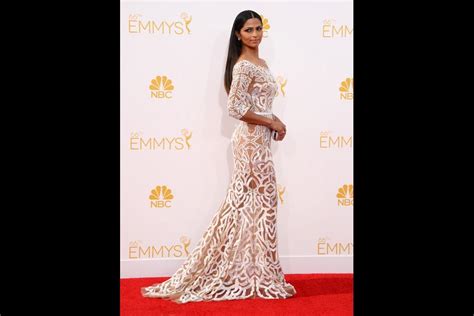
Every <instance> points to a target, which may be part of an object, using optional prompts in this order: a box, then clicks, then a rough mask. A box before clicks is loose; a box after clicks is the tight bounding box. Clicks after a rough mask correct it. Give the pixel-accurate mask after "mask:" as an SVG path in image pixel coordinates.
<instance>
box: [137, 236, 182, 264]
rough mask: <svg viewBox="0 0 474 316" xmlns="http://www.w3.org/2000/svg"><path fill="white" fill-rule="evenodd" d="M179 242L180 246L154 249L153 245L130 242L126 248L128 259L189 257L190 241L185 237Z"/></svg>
mask: <svg viewBox="0 0 474 316" xmlns="http://www.w3.org/2000/svg"><path fill="white" fill-rule="evenodd" d="M180 241H181V243H182V244H172V245H161V246H156V247H155V245H151V246H150V245H143V243H142V242H141V241H132V242H130V243H129V246H128V258H129V259H140V258H171V257H173V258H176V257H187V256H188V255H189V251H188V249H187V248H188V247H189V244H190V243H191V241H190V239H189V238H188V237H186V236H182V237H181V238H180ZM183 248H184V251H183Z"/></svg>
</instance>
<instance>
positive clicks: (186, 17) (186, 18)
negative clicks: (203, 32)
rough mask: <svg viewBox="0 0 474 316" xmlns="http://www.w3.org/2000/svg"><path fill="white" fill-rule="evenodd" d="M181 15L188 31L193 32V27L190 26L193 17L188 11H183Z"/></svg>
mask: <svg viewBox="0 0 474 316" xmlns="http://www.w3.org/2000/svg"><path fill="white" fill-rule="evenodd" d="M180 16H181V18H182V19H183V21H184V25H185V26H186V31H188V34H191V29H190V28H189V23H191V21H192V19H193V17H192V16H190V15H188V14H187V13H186V12H183V13H181V15H180Z"/></svg>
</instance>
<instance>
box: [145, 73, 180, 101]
mask: <svg viewBox="0 0 474 316" xmlns="http://www.w3.org/2000/svg"><path fill="white" fill-rule="evenodd" d="M173 90H174V86H173V83H172V81H171V79H169V78H168V77H167V76H156V77H155V79H152V80H151V85H150V91H151V97H152V98H156V99H163V98H166V99H171V97H172V95H171V92H172V91H173Z"/></svg>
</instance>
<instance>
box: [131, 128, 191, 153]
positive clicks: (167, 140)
mask: <svg viewBox="0 0 474 316" xmlns="http://www.w3.org/2000/svg"><path fill="white" fill-rule="evenodd" d="M142 134H143V133H141V132H140V133H138V132H132V133H131V135H130V147H129V148H130V150H132V151H141V150H157V149H162V150H173V149H175V150H183V149H184V148H185V146H187V147H188V150H189V149H190V148H191V143H190V141H189V140H190V139H191V137H192V135H193V133H192V132H190V131H188V130H187V129H185V128H183V129H182V130H181V134H182V135H183V136H184V137H161V138H156V137H147V138H145V137H143V136H142Z"/></svg>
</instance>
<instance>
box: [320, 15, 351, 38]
mask: <svg viewBox="0 0 474 316" xmlns="http://www.w3.org/2000/svg"><path fill="white" fill-rule="evenodd" d="M352 31H353V28H352V27H350V26H349V25H346V24H337V23H336V20H334V19H326V20H324V21H323V27H322V37H323V38H347V37H351V36H352Z"/></svg>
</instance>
